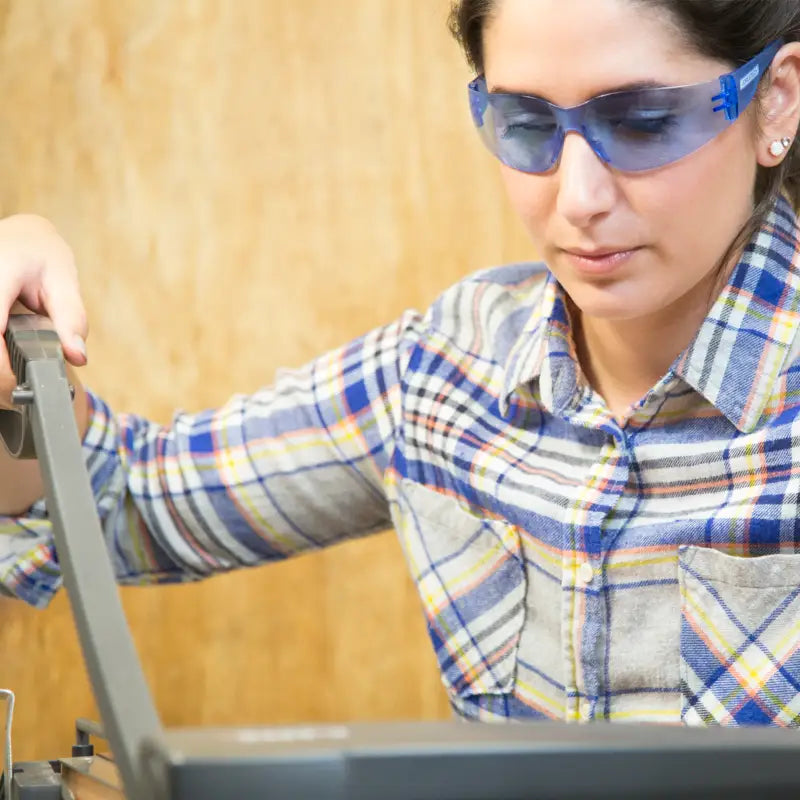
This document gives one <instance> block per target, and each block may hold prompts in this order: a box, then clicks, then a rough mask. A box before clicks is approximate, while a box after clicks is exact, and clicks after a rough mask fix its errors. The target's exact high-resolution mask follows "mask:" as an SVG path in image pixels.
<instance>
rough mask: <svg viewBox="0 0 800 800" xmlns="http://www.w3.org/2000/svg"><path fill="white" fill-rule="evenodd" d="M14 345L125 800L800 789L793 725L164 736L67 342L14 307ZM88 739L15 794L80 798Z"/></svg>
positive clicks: (520, 798)
mask: <svg viewBox="0 0 800 800" xmlns="http://www.w3.org/2000/svg"><path fill="white" fill-rule="evenodd" d="M6 343H7V345H8V347H9V351H10V354H11V362H12V368H13V370H14V373H15V375H16V377H17V380H18V382H19V384H20V387H19V388H18V389H17V391H16V392H15V394H14V399H15V402H16V403H18V406H19V410H18V411H2V412H0V436H2V438H3V440H4V441H5V443H6V445H7V447H8V449H9V450H10V451H11V452H12V453H14V454H15V455H18V456H22V457H25V456H28V457H30V456H31V455H33V453H34V452H35V453H36V454H38V458H39V460H40V462H41V465H42V472H43V475H44V480H45V486H46V496H47V508H48V513H49V517H50V519H51V520H52V523H53V534H54V537H55V543H56V548H57V551H58V556H59V563H60V565H61V569H62V572H63V576H64V584H65V586H66V589H67V592H68V594H69V599H70V602H71V604H72V611H73V615H74V618H75V624H76V626H77V629H78V633H79V636H80V640H81V645H82V648H83V653H84V657H85V659H86V664H87V667H88V670H89V675H90V678H91V681H92V686H93V688H94V692H95V696H96V699H97V703H98V706H99V709H100V715H101V717H102V720H103V726H104V731H105V734H106V735H107V738H108V741H109V743H110V746H111V750H112V752H113V753H114V758H115V762H116V766H117V769H118V771H119V776H120V778H121V781H122V784H123V786H124V792H125V797H127V798H128V800H211V799H212V798H213V800H220V798H237V800H241V798H265V799H274V800H290V799H291V800H294V799H295V798H313V800H374V799H376V798H381V800H434V798H436V800H534V798H543V799H544V798H565V799H566V798H570V800H575V799H576V798H594V799H596V800H599V799H600V798H607V799H608V800H610V799H611V798H614V800H625V799H626V798H630V799H632V798H637V800H641V799H642V798H670V800H676V798H703V799H704V800H708V799H709V798H725V800H734V799H735V798H741V799H742V800H744V799H745V798H747V799H748V800H750V799H751V798H755V797H758V798H783V797H798V796H800V739H798V733H797V732H795V731H787V730H777V729H713V730H688V729H682V728H680V727H661V726H644V725H604V724H601V723H598V724H593V725H588V726H585V725H566V724H557V723H536V724H511V725H479V724H466V723H463V722H457V721H453V722H429V723H391V724H355V725H324V726H285V727H265V728H241V729H226V730H212V729H200V730H167V731H165V730H164V729H163V728H162V727H161V723H160V721H159V718H158V715H157V713H156V710H155V708H154V706H153V702H152V698H151V696H150V693H149V690H148V688H147V685H146V683H145V680H144V677H143V674H142V671H141V667H140V664H139V661H138V658H137V655H136V651H135V648H134V645H133V641H132V639H131V635H130V631H129V629H128V626H127V622H126V620H125V616H124V613H123V609H122V606H121V604H120V601H119V595H118V592H117V588H116V585H115V580H114V576H113V574H112V568H111V564H110V560H109V558H108V557H107V553H106V548H105V542H104V539H103V534H102V531H101V527H100V522H99V520H98V517H97V513H96V510H95V504H94V500H93V497H92V492H91V489H90V486H89V481H88V477H87V474H86V471H85V469H84V461H83V453H82V450H81V444H80V442H79V439H78V434H77V430H76V426H75V421H74V416H73V409H72V403H71V391H70V387H69V385H68V381H67V376H66V372H65V367H64V362H63V359H62V355H61V348H60V345H59V342H58V339H57V337H56V335H55V333H54V332H53V331H52V329H51V328H50V325H49V323H48V322H47V321H46V320H43V319H42V318H40V317H34V316H14V317H12V318H11V320H10V322H9V326H8V330H7V331H6ZM89 732H91V733H94V734H99V733H101V731H100V730H99V729H91V728H90V729H89ZM86 733H87V731H86V730H84V731H83V732H82V733H80V732H79V738H80V735H83V736H84V739H85V735H86ZM85 746H86V741H83V740H81V741H79V742H78V751H77V757H75V758H73V759H72V760H69V759H62V760H61V761H56V762H35V763H33V764H31V763H26V764H15V766H14V776H13V779H12V787H11V798H12V800H50V798H52V800H60V799H61V798H66V797H70V796H73V797H76V798H77V800H80V797H79V796H78V795H75V794H72V792H71V790H69V789H67V788H66V787H65V786H64V785H63V783H62V776H63V771H64V770H65V769H77V770H81V769H86V770H91V768H93V767H94V766H99V765H98V764H94V763H93V762H92V758H93V757H92V756H88V755H85V753H86V752H89V751H86V750H84V749H81V748H84V747H85ZM59 770H61V772H59ZM95 796H99V795H95Z"/></svg>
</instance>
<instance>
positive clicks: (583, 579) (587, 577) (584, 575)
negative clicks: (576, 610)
mask: <svg viewBox="0 0 800 800" xmlns="http://www.w3.org/2000/svg"><path fill="white" fill-rule="evenodd" d="M577 577H578V581H579V583H582V584H583V585H584V586H588V585H589V584H590V583H591V582H592V581H593V580H594V570H593V569H592V565H591V564H590V563H589V562H588V561H584V562H583V564H581V565H580V566H579V567H578V576H577Z"/></svg>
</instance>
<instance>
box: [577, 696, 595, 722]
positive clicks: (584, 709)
mask: <svg viewBox="0 0 800 800" xmlns="http://www.w3.org/2000/svg"><path fill="white" fill-rule="evenodd" d="M578 712H579V713H580V715H581V719H582V720H583V721H584V722H589V720H591V718H592V704H591V703H590V702H589V701H588V700H581V703H580V707H579V709H578Z"/></svg>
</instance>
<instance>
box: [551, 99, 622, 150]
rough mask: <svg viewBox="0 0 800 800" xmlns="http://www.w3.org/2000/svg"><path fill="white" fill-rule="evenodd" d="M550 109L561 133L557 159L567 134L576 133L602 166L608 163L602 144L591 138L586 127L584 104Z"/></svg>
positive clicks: (585, 107) (585, 106)
mask: <svg viewBox="0 0 800 800" xmlns="http://www.w3.org/2000/svg"><path fill="white" fill-rule="evenodd" d="M551 108H552V111H553V114H554V116H555V118H556V122H557V123H558V127H559V129H560V131H561V137H560V138H561V146H560V148H559V153H558V157H560V156H561V152H560V151H561V150H563V149H564V142H565V141H566V139H567V134H568V133H577V134H578V136H580V137H581V138H583V140H584V141H585V142H586V143H587V144H588V145H589V147H591V148H592V151H593V152H594V154H595V155H596V156H597V157H598V158H599V159H600V160H601V161H602V162H603V163H604V164H608V163H609V162H610V158H609V157H608V153H606V150H605V148H604V147H603V144H602V142H600V141H599V140H598V139H596V138H595V137H593V136H592V134H591V131H590V130H589V129H588V128H587V127H586V112H587V110H588V108H587V104H586V103H583V104H581V105H579V106H573V107H572V108H562V107H560V106H551Z"/></svg>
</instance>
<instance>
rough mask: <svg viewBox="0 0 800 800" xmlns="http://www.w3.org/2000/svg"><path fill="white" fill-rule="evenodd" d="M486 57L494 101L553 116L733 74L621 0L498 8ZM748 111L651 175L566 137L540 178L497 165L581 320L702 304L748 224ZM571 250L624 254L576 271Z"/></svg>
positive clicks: (752, 146) (508, 0)
mask: <svg viewBox="0 0 800 800" xmlns="http://www.w3.org/2000/svg"><path fill="white" fill-rule="evenodd" d="M484 58H485V74H486V80H487V84H488V86H489V89H490V90H492V89H495V88H498V89H502V90H505V91H509V92H521V93H526V94H535V95H538V96H540V97H543V98H545V99H547V100H550V101H551V102H553V103H556V104H558V105H561V106H574V105H578V104H579V103H582V102H583V101H585V100H587V99H589V98H591V97H594V96H595V95H598V94H602V93H604V92H609V91H613V90H615V89H616V88H617V87H620V86H624V85H625V84H630V83H634V82H642V81H657V82H658V83H661V84H665V85H682V84H691V83H700V82H704V81H709V80H713V79H715V78H717V77H719V75H721V74H723V73H725V72H728V71H729V70H730V69H731V67H730V65H728V64H726V63H724V62H719V61H716V60H713V59H709V58H707V57H705V56H702V55H700V54H698V53H697V52H695V51H693V50H692V49H691V48H690V47H689V45H688V44H686V43H685V42H683V41H682V39H681V36H680V34H679V32H678V31H677V30H676V29H675V28H674V27H673V25H672V24H671V23H670V21H669V20H668V18H666V17H665V16H663V15H662V14H659V13H656V12H654V11H652V10H650V9H646V8H644V7H642V6H640V5H638V4H637V3H634V2H631V1H630V0H499V2H498V7H497V12H496V15H495V16H493V17H492V18H491V19H490V21H489V22H488V24H487V25H486V28H485V30H484ZM753 110H754V107H753V106H752V104H751V107H750V108H749V109H748V113H747V114H746V115H744V116H743V117H742V118H741V119H740V120H738V121H737V122H736V123H734V124H733V125H732V126H730V127H729V128H728V129H727V130H725V131H724V132H723V133H722V134H720V135H719V136H718V137H717V138H716V139H714V140H713V141H712V142H710V143H709V144H707V145H706V146H705V147H703V148H701V149H700V150H698V151H696V152H695V153H693V154H691V155H689V156H686V157H685V158H683V159H681V160H679V161H676V162H674V163H673V164H669V165H667V166H665V167H661V168H659V169H656V170H651V171H648V172H642V173H622V172H617V171H615V170H614V169H613V168H611V167H609V166H607V165H606V164H604V163H603V162H601V161H600V159H599V158H598V157H597V156H596V155H595V154H594V152H593V151H592V150H591V148H590V146H589V145H588V144H587V142H586V141H585V140H584V139H583V138H582V137H580V136H579V135H577V134H575V133H570V134H568V135H567V137H566V141H565V143H564V149H563V152H562V154H561V160H560V162H559V164H558V165H557V167H556V168H554V169H553V170H551V171H550V172H549V173H547V174H544V175H527V174H525V173H522V172H517V171H515V170H512V169H509V168H508V167H505V166H504V167H502V171H503V177H504V180H505V184H506V187H507V190H508V193H509V196H510V198H511V202H512V204H513V206H514V208H515V209H516V211H517V212H518V213H519V215H520V217H521V218H522V221H523V223H524V224H525V226H526V228H527V230H528V232H529V234H530V236H531V238H532V239H533V242H534V244H535V246H536V248H537V250H538V253H539V255H540V256H541V257H542V258H543V259H544V260H545V261H546V262H547V264H548V266H549V267H550V269H551V270H552V271H553V273H554V274H555V275H556V277H557V278H558V280H559V282H560V283H561V285H562V286H563V287H564V288H565V290H566V291H567V293H568V294H569V295H570V297H571V298H572V301H573V302H574V303H575V305H576V306H577V307H578V308H580V309H581V311H582V312H583V313H584V314H585V315H589V316H593V317H597V318H605V319H609V320H610V319H615V320H622V319H626V320H633V319H637V318H645V317H652V316H653V315H657V314H659V312H665V313H669V314H672V313H681V309H685V310H688V309H689V308H690V307H696V305H697V304H698V303H700V304H702V303H705V302H707V300H708V299H709V297H710V293H709V290H710V288H711V285H710V282H711V281H712V280H713V279H714V276H715V267H716V266H717V262H718V261H719V259H720V258H721V257H722V255H723V254H724V252H725V250H726V249H727V248H728V246H729V245H730V243H731V241H732V240H733V239H734V237H735V236H736V234H737V232H738V231H739V229H740V228H741V226H742V225H743V224H744V223H745V222H746V221H747V219H748V218H749V216H750V214H751V212H752V207H753V200H752V193H753V185H754V181H755V174H756V166H757V162H756V142H755V138H756V137H755V126H754V123H753V119H754V116H753ZM576 251H577V252H583V253H597V252H601V253H608V252H620V251H633V252H627V253H624V254H623V255H622V256H621V257H612V258H601V259H585V258H581V257H578V256H575V255H571V253H575V252H576Z"/></svg>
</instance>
